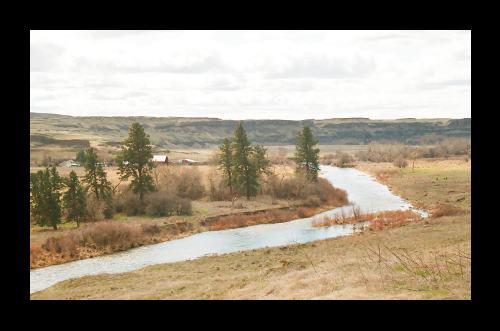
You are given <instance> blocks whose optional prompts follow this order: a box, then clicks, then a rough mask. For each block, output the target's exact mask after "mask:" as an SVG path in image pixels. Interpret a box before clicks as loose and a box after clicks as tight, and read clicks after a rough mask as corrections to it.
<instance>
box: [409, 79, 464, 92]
mask: <svg viewBox="0 0 500 331" xmlns="http://www.w3.org/2000/svg"><path fill="white" fill-rule="evenodd" d="M470 85H471V80H470V79H452V80H443V81H437V82H428V83H422V84H420V85H419V88H421V89H427V90H429V89H430V90H432V89H441V88H448V87H469V86H470Z"/></svg>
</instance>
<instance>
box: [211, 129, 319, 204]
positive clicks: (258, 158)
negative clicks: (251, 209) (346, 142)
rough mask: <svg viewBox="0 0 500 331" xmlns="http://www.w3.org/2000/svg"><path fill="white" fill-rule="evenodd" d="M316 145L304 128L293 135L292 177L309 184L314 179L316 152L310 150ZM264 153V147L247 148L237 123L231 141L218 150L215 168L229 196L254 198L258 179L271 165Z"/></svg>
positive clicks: (309, 132) (317, 153) (316, 169)
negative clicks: (236, 195)
mask: <svg viewBox="0 0 500 331" xmlns="http://www.w3.org/2000/svg"><path fill="white" fill-rule="evenodd" d="M317 143H318V141H317V140H316V139H314V137H313V134H312V131H311V129H310V128H309V127H307V126H305V127H304V128H303V129H302V131H300V132H299V133H298V134H297V143H296V146H295V156H294V161H295V163H296V169H295V173H296V174H297V175H299V176H305V178H306V179H307V180H309V181H317V179H318V172H319V149H318V148H315V147H314V146H315V145H317ZM266 152H267V150H266V148H264V146H262V145H252V144H251V142H250V141H249V140H248V137H247V134H246V131H245V129H244V128H243V124H242V123H241V122H240V123H238V125H237V126H236V129H235V130H234V134H233V137H232V138H231V139H229V138H225V139H224V141H223V142H222V144H221V145H220V146H219V154H218V165H219V169H220V170H222V173H223V175H224V179H225V183H226V185H227V187H228V188H229V191H230V194H231V195H234V194H242V195H244V196H246V197H247V199H250V197H252V196H256V195H257V191H258V187H259V178H260V177H261V175H262V174H265V173H267V172H268V168H269V166H270V164H271V162H270V161H269V160H268V159H267V157H266Z"/></svg>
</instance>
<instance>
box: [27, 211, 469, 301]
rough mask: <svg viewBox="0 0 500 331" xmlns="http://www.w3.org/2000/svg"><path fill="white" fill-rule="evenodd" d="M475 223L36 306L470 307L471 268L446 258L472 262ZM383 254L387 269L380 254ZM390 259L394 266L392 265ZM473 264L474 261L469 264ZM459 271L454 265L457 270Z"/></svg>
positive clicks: (69, 284)
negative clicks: (417, 265)
mask: <svg viewBox="0 0 500 331" xmlns="http://www.w3.org/2000/svg"><path fill="white" fill-rule="evenodd" d="M469 229H470V217H469V216H464V215H462V216H459V217H444V218H442V219H440V220H439V221H437V220H434V221H431V222H429V224H424V223H419V224H411V225H407V226H405V227H401V228H395V229H390V230H387V231H380V232H367V233H365V234H361V235H357V236H351V237H344V238H337V239H330V240H324V241H318V242H315V243H308V244H304V245H293V246H288V247H279V248H271V249H259V250H253V251H248V252H241V253H233V254H227V255H222V256H210V257H203V258H200V259H197V260H193V261H187V262H180V263H172V264H163V265H156V266H150V267H147V268H144V269H141V270H137V271H133V272H128V273H123V274H113V275H99V276H87V277H82V278H78V279H74V280H68V281H64V282H61V283H59V284H56V285H55V286H53V287H51V288H49V289H47V290H44V291H42V292H38V293H35V294H33V295H32V296H31V298H32V299H187V298H191V299H313V298H316V299H397V298H405V299H445V298H448V299H467V298H470V263H469V264H468V263H467V261H466V258H463V260H464V261H462V265H463V267H462V268H463V276H462V274H460V271H457V270H453V271H451V272H446V271H445V270H446V269H445V268H447V267H446V262H447V260H445V259H444V258H443V256H444V254H448V256H452V258H453V259H455V260H457V261H458V254H459V253H458V252H462V254H463V255H464V256H465V255H466V254H467V253H466V252H469V253H468V254H470V231H469ZM384 246H387V247H388V248H389V249H390V250H393V251H397V252H399V251H403V252H404V251H407V252H410V254H412V256H414V257H415V259H422V260H423V261H424V263H429V264H434V263H436V262H435V260H436V259H437V263H438V264H439V265H440V266H439V267H440V268H441V270H442V273H443V275H444V274H446V275H445V276H443V279H439V278H438V279H436V280H433V279H432V277H430V276H429V277H428V279H426V277H424V276H427V275H426V273H429V272H428V271H426V270H425V269H423V270H421V271H420V272H421V274H420V275H419V274H418V272H417V273H416V274H414V273H410V272H408V271H407V270H406V269H405V267H404V266H403V265H402V264H401V262H400V261H397V259H396V258H392V259H391V253H390V251H389V250H388V249H386V248H385V247H384ZM379 247H382V252H381V255H382V257H383V259H384V261H383V263H382V262H381V263H378V257H377V256H376V255H375V254H373V253H372V251H375V252H378V248H379ZM385 259H391V260H388V261H385ZM469 261H470V260H469ZM450 265H451V264H450Z"/></svg>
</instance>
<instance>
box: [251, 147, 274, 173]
mask: <svg viewBox="0 0 500 331" xmlns="http://www.w3.org/2000/svg"><path fill="white" fill-rule="evenodd" d="M266 153H267V149H266V148H264V146H262V145H255V146H254V147H253V154H252V161H253V163H254V167H255V170H256V171H257V176H260V175H261V174H263V173H267V172H268V169H269V167H270V166H271V161H269V160H268V159H267V158H266Z"/></svg>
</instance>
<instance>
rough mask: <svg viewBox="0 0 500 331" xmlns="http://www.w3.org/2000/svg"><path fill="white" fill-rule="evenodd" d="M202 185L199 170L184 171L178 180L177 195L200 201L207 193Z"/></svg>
mask: <svg viewBox="0 0 500 331" xmlns="http://www.w3.org/2000/svg"><path fill="white" fill-rule="evenodd" d="M201 183H202V181H201V176H200V173H199V171H198V170H197V169H194V170H191V171H183V172H181V174H180V176H179V178H178V184H177V195H178V196H179V197H181V198H189V199H192V200H196V199H200V198H201V197H203V195H204V193H205V187H204V186H203V185H202V184H201Z"/></svg>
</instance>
